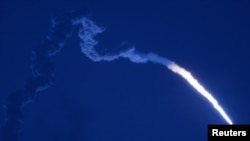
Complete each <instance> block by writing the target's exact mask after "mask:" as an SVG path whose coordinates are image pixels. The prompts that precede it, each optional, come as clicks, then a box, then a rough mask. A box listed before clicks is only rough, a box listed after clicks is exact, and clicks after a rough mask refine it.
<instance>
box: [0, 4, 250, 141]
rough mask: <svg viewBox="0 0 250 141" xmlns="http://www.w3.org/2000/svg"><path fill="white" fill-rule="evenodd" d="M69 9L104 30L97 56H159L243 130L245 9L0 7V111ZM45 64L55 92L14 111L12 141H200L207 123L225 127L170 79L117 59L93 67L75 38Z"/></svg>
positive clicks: (248, 26)
mask: <svg viewBox="0 0 250 141" xmlns="http://www.w3.org/2000/svg"><path fill="white" fill-rule="evenodd" d="M74 10H82V11H83V12H82V15H87V16H90V17H91V18H92V19H93V20H94V21H95V22H96V23H97V24H98V25H100V26H104V27H106V31H105V32H104V33H103V34H101V35H100V36H98V38H97V39H98V40H99V41H100V44H99V45H98V46H97V48H98V49H100V50H105V49H106V50H119V46H120V45H121V43H122V42H128V43H131V44H133V45H135V46H136V48H137V49H138V50H140V51H141V52H145V53H147V52H154V53H157V54H159V55H161V56H164V57H167V58H169V59H171V60H173V61H175V62H176V63H177V64H179V65H181V66H183V67H185V68H186V69H187V70H189V71H191V72H192V74H193V75H194V76H195V77H197V79H198V80H199V81H200V82H201V83H202V84H203V85H204V87H205V88H207V90H209V91H210V92H211V93H213V95H214V97H216V98H217V100H218V102H219V103H220V104H221V105H222V106H223V108H224V109H225V110H226V112H227V113H228V114H229V116H230V117H231V118H232V120H233V122H234V123H235V124H246V123H250V110H249V107H250V103H249V100H250V95H249V92H250V90H249V82H248V81H249V80H250V74H249V72H250V63H249V61H250V59H249V51H250V49H249V45H250V43H249V37H250V34H249V33H250V20H249V16H250V3H249V1H248V0H242V1H236V0H235V1H232V0H227V1H211V0H206V1H205V0H204V1H202V2H201V1H185V0H183V1H180V0H179V1H177V0H175V1H174V0H172V1H168V2H166V1H158V2H156V1H154V2H153V1H152V2H145V1H143V2H142V1H133V0H127V1H126V2H120V1H115V0H112V1H101V0H100V1H98V0H88V1H84V0H70V1H65V0H64V1H61V0H54V1H45V0H43V1H38V0H27V1H25V2H23V1H18V0H12V1H8V0H3V1H1V4H0V64H1V73H0V86H1V87H0V91H1V95H0V103H1V105H2V104H3V103H4V101H5V99H6V97H7V95H8V94H10V93H11V92H13V91H15V90H16V89H19V88H22V87H23V86H24V83H25V80H26V79H27V78H30V77H31V70H30V63H31V59H30V57H31V51H32V49H33V48H34V47H36V46H38V45H39V44H41V43H42V41H43V40H44V39H45V37H46V35H47V33H48V32H49V28H50V26H51V25H50V18H51V17H52V16H53V15H56V14H62V13H67V12H70V11H74ZM53 62H54V63H55V64H56V75H55V77H56V81H55V85H54V86H52V87H50V88H49V89H47V90H45V91H43V92H41V93H39V95H38V96H37V97H36V99H35V101H34V102H32V103H30V104H28V105H26V106H25V107H24V109H23V112H24V122H23V124H22V131H21V134H20V141H34V140H35V141H44V140H46V141H54V140H60V141H85V140H86V141H117V140H119V141H141V140H143V141H160V140H169V141H172V140H177V141H181V140H190V141H194V140H197V141H198V140H206V139H207V135H206V134H207V125H208V124H226V122H225V121H224V120H223V119H222V118H221V117H220V115H219V114H218V112H217V111H215V109H214V108H213V107H212V106H211V105H210V103H208V102H207V101H206V100H205V99H204V98H203V97H201V96H200V95H199V94H198V93H197V92H196V91H195V90H194V89H193V88H191V87H190V86H189V85H188V84H187V83H186V82H185V81H184V80H183V79H182V78H181V77H179V76H178V75H176V74H174V73H172V72H170V71H169V70H168V69H166V68H164V67H163V66H160V65H157V64H151V63H148V64H133V63H131V62H129V61H128V60H126V59H119V60H116V61H114V62H99V63H93V62H92V61H91V60H89V59H88V58H87V57H85V56H84V55H83V54H82V53H81V51H80V46H79V39H78V37H77V36H76V33H75V34H74V35H73V36H72V38H71V39H70V40H68V42H67V43H66V44H65V46H64V48H63V50H62V51H61V52H60V53H59V54H57V56H55V57H53ZM0 114H1V118H2V112H1V113H0Z"/></svg>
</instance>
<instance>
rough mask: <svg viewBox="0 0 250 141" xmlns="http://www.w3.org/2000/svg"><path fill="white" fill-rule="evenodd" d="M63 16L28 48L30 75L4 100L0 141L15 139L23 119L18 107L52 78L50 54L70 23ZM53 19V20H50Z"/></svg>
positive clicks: (65, 35)
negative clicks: (39, 42) (33, 46)
mask: <svg viewBox="0 0 250 141" xmlns="http://www.w3.org/2000/svg"><path fill="white" fill-rule="evenodd" d="M64 18H65V19H64V20H60V21H59V22H53V25H52V28H51V30H50V32H49V34H48V37H47V39H46V40H45V41H44V42H43V43H42V44H41V45H40V46H38V47H37V48H35V49H34V51H33V52H32V64H31V69H32V73H33V77H32V78H31V79H29V80H27V82H26V84H25V86H24V88H23V89H20V90H17V91H16V92H13V93H11V94H10V95H9V96H8V97H7V99H6V102H5V105H4V107H5V121H4V124H3V127H2V133H1V137H0V140H1V141H16V140H17V139H18V134H19V131H20V129H21V123H22V122H23V114H22V107H23V106H24V105H26V104H27V103H29V102H31V101H33V100H34V98H35V97H36V95H37V92H40V91H42V90H45V89H47V88H49V87H50V86H51V85H52V84H53V82H54V76H53V75H54V64H53V63H52V61H51V57H52V56H53V55H55V54H56V53H58V52H59V51H60V50H61V48H62V46H63V45H64V42H65V41H66V39H67V38H69V37H70V35H71V33H72V30H73V26H72V23H71V21H70V19H71V15H70V14H69V15H67V16H66V15H64ZM53 21H55V20H53Z"/></svg>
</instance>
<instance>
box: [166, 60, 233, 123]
mask: <svg viewBox="0 0 250 141" xmlns="http://www.w3.org/2000/svg"><path fill="white" fill-rule="evenodd" d="M167 67H168V68H169V69H170V70H171V71H172V72H174V73H176V74H179V75H180V76H182V77H183V78H184V79H185V80H187V82H188V83H189V84H190V85H191V86H192V87H193V88H194V89H196V90H197V91H198V92H199V93H200V94H201V95H202V96H204V97H205V98H206V99H207V100H208V101H209V102H210V103H211V104H213V106H214V108H215V109H216V110H217V111H218V112H219V113H220V114H221V116H222V117H223V118H224V119H225V120H226V121H227V123H228V124H230V125H232V124H233V122H232V121H231V119H230V118H229V117H228V115H227V114H226V112H225V111H224V110H223V108H222V107H221V106H220V105H219V104H218V102H217V101H216V99H215V98H214V97H213V96H212V94H210V93H209V92H208V91H207V90H206V89H205V88H204V87H203V86H202V85H201V84H200V83H199V82H198V81H197V80H196V79H195V78H194V77H193V76H192V74H191V73H190V72H188V71H187V70H185V69H184V68H182V67H180V66H178V65H176V64H175V63H171V64H170V65H168V66H167Z"/></svg>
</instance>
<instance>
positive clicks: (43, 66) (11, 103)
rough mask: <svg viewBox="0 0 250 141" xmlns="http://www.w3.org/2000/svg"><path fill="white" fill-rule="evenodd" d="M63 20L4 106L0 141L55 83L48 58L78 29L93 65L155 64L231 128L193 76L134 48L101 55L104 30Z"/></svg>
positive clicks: (7, 139)
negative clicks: (174, 75) (188, 88)
mask: <svg viewBox="0 0 250 141" xmlns="http://www.w3.org/2000/svg"><path fill="white" fill-rule="evenodd" d="M63 18H64V19H63V20H59V21H57V20H52V28H51V30H50V32H49V34H48V36H47V39H46V40H45V41H44V42H43V44H41V45H40V46H38V47H37V48H35V49H34V51H33V52H32V64H31V69H32V73H33V77H32V78H31V79H29V80H27V82H26V84H25V86H24V88H23V89H21V90H17V91H16V92H14V93H11V94H10V95H9V96H8V98H7V100H6V104H5V122H4V125H3V130H2V133H1V137H0V140H1V141H16V140H17V138H18V133H19V130H20V129H21V123H22V121H23V115H22V107H23V106H24V105H26V104H27V103H29V102H30V101H33V100H34V98H35V97H36V95H37V93H38V92H40V91H42V90H45V89H47V88H49V87H50V86H51V85H53V83H54V64H53V63H52V61H51V57H52V56H54V55H56V54H57V53H58V52H60V50H61V49H62V47H63V45H64V43H65V41H66V39H68V38H69V37H71V35H72V32H73V29H74V28H75V27H79V26H80V28H79V31H78V36H79V38H80V39H81V43H80V46H81V51H82V52H83V53H84V54H85V55H86V56H87V57H88V58H89V59H91V60H92V61H94V62H100V61H113V60H116V59H119V58H127V59H129V60H130V61H131V62H134V63H147V62H152V63H157V64H161V65H163V66H165V67H166V66H167V67H168V68H169V69H170V70H172V71H173V72H175V73H177V74H179V75H181V76H182V77H183V78H184V79H186V80H187V81H188V82H189V83H190V84H191V86H193V87H194V88H195V89H196V90H197V91H198V92H199V93H200V94H201V95H203V96H204V97H205V98H207V99H208V100H209V101H210V102H211V103H212V104H213V106H214V107H215V109H216V110H218V112H219V113H220V114H221V115H222V116H223V118H224V119H225V120H226V121H227V122H228V123H229V124H232V122H231V120H230V119H229V117H228V116H227V115H226V113H225V112H224V110H223V109H222V108H221V106H220V105H219V104H218V102H217V101H216V100H215V99H214V98H213V97H212V95H211V94H210V93H209V92H207V91H206V90H205V89H204V88H203V87H202V85H200V84H199V83H198V81H197V80H196V79H195V78H193V76H192V75H191V74H190V73H189V72H187V71H186V70H185V69H183V68H181V67H179V66H177V65H176V64H174V63H173V62H172V61H170V60H169V59H167V58H163V57H161V56H158V55H157V54H154V53H147V54H143V53H139V52H138V51H136V50H135V48H130V49H128V50H126V51H122V52H120V53H118V54H112V55H111V54H110V55H107V54H106V55H100V54H99V53H98V52H97V51H96V50H95V48H94V47H95V46H96V45H97V44H98V42H97V41H96V40H95V39H94V38H95V36H97V35H98V34H100V33H102V32H103V31H104V30H105V28H102V27H99V26H97V25H96V24H95V23H94V22H93V21H91V20H90V19H88V18H85V17H80V18H79V17H78V15H77V13H70V14H69V15H67V16H65V15H64V16H63Z"/></svg>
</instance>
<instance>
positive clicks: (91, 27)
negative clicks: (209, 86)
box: [73, 18, 233, 124]
mask: <svg viewBox="0 0 250 141" xmlns="http://www.w3.org/2000/svg"><path fill="white" fill-rule="evenodd" d="M73 23H74V24H81V25H82V27H81V29H80V30H79V33H78V35H79V38H80V39H81V40H82V42H81V43H80V46H81V50H82V52H83V53H84V54H85V55H86V56H87V57H88V58H89V59H91V60H92V61H94V62H98V61H113V60H115V59H118V58H128V59H129V60H130V61H131V62H134V63H146V62H152V63H158V64H161V65H163V66H166V67H168V68H169V69H170V70H171V71H172V72H174V73H177V74H178V75H180V76H181V77H183V78H184V79H185V80H186V81H187V82H188V83H189V84H190V85H191V86H192V87H193V88H194V89H196V90H197V91H198V92H199V93H200V94H201V95H202V96H203V97H205V98H206V99H207V100H208V101H209V102H210V103H211V104H212V105H213V106H214V108H215V109H216V110H217V111H218V112H219V113H220V115H221V116H222V117H223V118H224V119H225V121H226V122H227V123H228V124H233V123H232V121H231V119H230V118H229V116H228V115H227V114H226V112H225V111H224V110H223V108H222V107H221V106H220V105H219V104H218V102H217V100H216V99H215V98H214V97H213V96H212V94H211V93H209V92H208V91H207V90H206V89H205V88H204V87H203V86H202V85H201V84H200V83H199V82H198V81H197V80H196V79H195V78H194V77H193V76H192V75H191V73H190V72H188V71H187V70H185V69H184V68H181V67H180V66H178V65H177V64H175V63H174V62H172V61H170V60H169V59H167V58H163V57H161V56H158V55H157V54H154V53H148V54H142V53H139V52H136V51H135V48H131V49H129V50H127V51H124V52H120V53H118V54H115V55H99V54H98V53H97V52H96V50H95V49H94V46H95V45H97V44H98V42H97V41H96V40H95V39H94V37H95V36H96V35H98V34H100V33H102V32H103V31H104V28H101V27H98V26H97V25H96V24H95V23H94V22H93V21H91V20H89V19H87V18H81V19H77V20H75V21H74V22H73Z"/></svg>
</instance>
